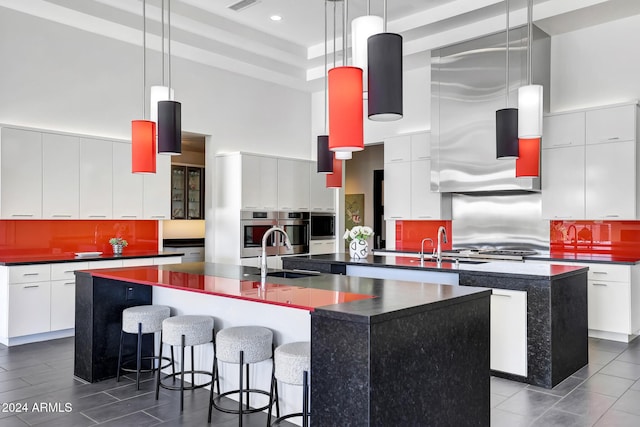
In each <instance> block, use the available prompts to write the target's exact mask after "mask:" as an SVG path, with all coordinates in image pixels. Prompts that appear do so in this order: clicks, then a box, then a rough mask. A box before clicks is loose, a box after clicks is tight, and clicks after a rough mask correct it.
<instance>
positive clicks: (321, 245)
mask: <svg viewBox="0 0 640 427" xmlns="http://www.w3.org/2000/svg"><path fill="white" fill-rule="evenodd" d="M335 247H336V240H335V239H329V240H311V241H310V242H309V255H314V254H332V253H334V252H335V251H336V249H335Z"/></svg>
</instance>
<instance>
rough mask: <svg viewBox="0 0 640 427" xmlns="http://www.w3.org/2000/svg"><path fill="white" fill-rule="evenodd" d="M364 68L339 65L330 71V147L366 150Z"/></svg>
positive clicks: (333, 149) (339, 149) (334, 149)
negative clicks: (363, 99)
mask: <svg viewBox="0 0 640 427" xmlns="http://www.w3.org/2000/svg"><path fill="white" fill-rule="evenodd" d="M363 114H364V111H363V106H362V69H361V68H357V67H336V68H332V69H331V70H329V149H330V150H331V151H361V150H363V149H364V131H363V117H362V116H363Z"/></svg>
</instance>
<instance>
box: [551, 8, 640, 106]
mask: <svg viewBox="0 0 640 427" xmlns="http://www.w3.org/2000/svg"><path fill="white" fill-rule="evenodd" d="M638 28H640V15H636V16H632V17H629V18H624V19H620V20H617V21H612V22H609V23H606V24H601V25H596V26H593V27H589V28H585V29H582V30H577V31H572V32H570V33H565V34H561V35H557V36H554V37H552V38H551V99H550V101H551V103H550V109H551V111H552V112H555V111H563V110H571V109H576V108H585V107H592V106H599V105H607V104H614V103H617V102H623V101H629V100H636V99H639V98H640V55H638V53H637V52H636V50H637V49H636V46H639V45H640V31H638Z"/></svg>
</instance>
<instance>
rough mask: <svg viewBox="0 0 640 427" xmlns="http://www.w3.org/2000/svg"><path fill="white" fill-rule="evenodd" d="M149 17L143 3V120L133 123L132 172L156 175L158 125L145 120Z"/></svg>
mask: <svg viewBox="0 0 640 427" xmlns="http://www.w3.org/2000/svg"><path fill="white" fill-rule="evenodd" d="M146 22H147V15H146V1H145V0H143V1H142V118H143V120H132V121H131V172H133V173H156V124H155V122H152V121H149V120H144V118H145V112H146V110H145V105H146V98H147V94H146V91H147V85H146V72H147V69H146V67H147V25H146Z"/></svg>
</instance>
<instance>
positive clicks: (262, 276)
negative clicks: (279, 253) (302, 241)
mask: <svg viewBox="0 0 640 427" xmlns="http://www.w3.org/2000/svg"><path fill="white" fill-rule="evenodd" d="M275 232H280V233H282V234H283V235H284V245H285V246H286V247H287V249H289V250H291V241H290V240H289V236H288V235H287V232H286V231H284V229H283V228H281V227H277V226H275V225H274V226H273V227H271V228H270V229H268V230H267V231H265V233H264V234H263V235H262V259H261V260H260V279H261V280H262V283H263V284H264V283H265V279H266V278H267V239H268V238H269V236H270V235H271V234H272V233H275Z"/></svg>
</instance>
